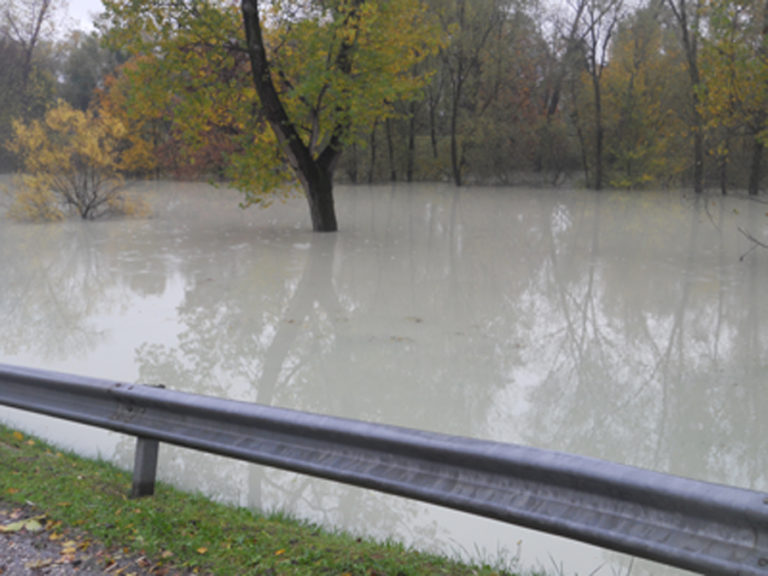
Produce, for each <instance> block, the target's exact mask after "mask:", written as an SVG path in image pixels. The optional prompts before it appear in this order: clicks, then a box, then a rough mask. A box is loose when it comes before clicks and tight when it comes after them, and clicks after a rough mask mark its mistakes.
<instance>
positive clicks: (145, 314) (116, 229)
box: [0, 182, 768, 574]
mask: <svg viewBox="0 0 768 576" xmlns="http://www.w3.org/2000/svg"><path fill="white" fill-rule="evenodd" d="M136 190H137V191H138V192H140V193H141V194H143V195H145V197H146V198H147V199H148V200H149V201H150V203H151V204H152V205H153V207H154V215H153V217H152V218H150V219H145V220H112V221H103V222H91V223H83V222H80V221H78V220H72V221H67V222H62V223H56V224H46V225H36V224H18V223H13V222H10V221H7V220H0V270H2V274H0V294H1V295H2V300H1V301H0V319H2V326H3V331H2V333H1V334H0V361H1V362H5V363H10V364H20V365H27V366H33V367H40V368H45V369H52V370H59V371H65V372H72V373H77V374H83V375H90V376H95V377H99V378H110V379H118V380H122V381H130V382H143V383H163V384H165V385H166V386H167V387H169V388H172V389H177V390H185V391H190V392H197V393H202V394H209V395H216V396H223V397H227V398H233V399H238V400H246V401H253V402H260V403H265V404H270V405H275V406H284V407H289V408H296V409H301V410H309V411H313V412H319V413H323V414H331V415H337V416H344V417H350V418H356V419H362V420H367V421H372V422H382V423H388V424H395V425H402V426H408V427H413V428H420V429H427V430H434V431H438V432H445V433H450V434H459V435H464V436H473V437H477V438H487V439H493V440H500V441H505V442H516V443H522V444H526V445H531V446H537V447H542V448H549V449H555V450H561V451H567V452H573V453H578V454H584V455H587V456H594V457H598V458H604V459H608V460H612V461H616V462H623V463H626V464H631V465H634V466H640V467H644V468H651V469H655V470H660V471H664V472H670V473H673V474H679V475H683V476H688V477H693V478H698V479H705V480H710V481H715V482H722V483H727V484H732V485H737V486H742V487H747V488H753V489H759V490H768V478H767V477H766V473H767V472H768V465H767V464H768V462H766V459H768V455H767V454H766V451H765V450H762V449H761V448H762V441H763V439H764V438H766V433H767V432H768V430H766V428H768V425H767V424H766V419H765V417H764V415H763V412H764V411H765V409H766V408H767V407H768V393H767V392H766V390H767V388H766V385H765V382H764V380H763V375H764V374H765V373H766V367H767V366H768V353H766V340H767V339H768V338H767V337H768V333H767V330H766V328H765V326H764V325H763V323H762V322H761V320H762V318H765V317H766V316H767V315H768V299H766V298H764V297H761V293H760V292H761V291H760V287H761V286H766V285H768V284H766V280H767V279H766V274H768V252H767V251H766V250H765V249H763V248H757V249H753V250H751V251H750V248H752V247H753V244H752V243H751V242H750V241H749V240H748V239H747V237H746V236H745V234H744V232H746V233H748V234H751V235H753V236H754V237H755V238H757V239H759V240H761V241H764V242H765V241H768V206H767V205H766V204H763V203H761V202H757V201H754V200H749V199H746V198H724V199H723V198H720V197H719V196H717V197H714V196H713V197H705V198H695V197H687V196H686V195H684V194H681V193H679V192H642V193H640V192H632V193H629V192H604V193H593V192H588V191H580V190H533V189H522V188H513V189H503V188H463V189H455V188H453V187H451V186H447V185H446V186H444V185H418V186H396V187H390V186H380V187H339V188H338V191H337V210H338V215H339V221H340V226H341V231H340V232H339V233H337V234H313V233H312V232H311V230H310V228H311V227H310V223H309V218H308V214H307V208H306V205H305V202H304V201H303V200H302V199H300V198H297V199H295V200H291V201H289V202H287V203H285V204H279V203H278V204H277V205H275V206H273V207H272V208H270V209H268V210H258V209H249V210H247V211H243V210H240V209H239V208H238V202H239V199H240V197H239V196H238V195H237V193H235V192H233V191H230V190H221V189H213V188H210V187H208V186H206V185H201V184H179V183H162V182H161V183H141V184H138V185H136ZM0 419H2V420H3V421H6V422H10V423H13V424H15V425H17V426H21V427H23V428H25V429H28V430H31V431H34V432H36V433H38V434H42V435H45V436H47V437H49V438H52V439H54V440H55V441H56V442H58V443H60V444H63V445H66V446H72V447H76V448H77V449H78V450H80V451H82V452H84V453H86V454H90V455H95V454H99V455H101V456H102V457H105V458H109V459H111V460H113V461H116V462H117V463H119V464H121V465H123V466H126V467H128V466H130V464H131V461H132V460H131V459H132V450H133V447H132V441H131V440H130V439H128V438H125V437H122V436H120V435H116V434H111V433H103V434H102V433H98V434H96V433H94V432H93V431H92V430H90V429H87V428H85V427H82V426H77V425H71V424H62V423H59V422H57V421H55V420H51V419H47V418H42V417H36V416H31V415H27V414H22V413H19V412H16V411H13V410H9V409H3V410H0ZM160 476H161V478H163V479H166V480H170V481H172V482H174V483H176V484H179V485H181V486H183V487H186V488H189V489H193V490H203V491H205V492H206V493H208V494H210V495H212V496H213V497H215V498H217V499H221V500H225V501H229V502H235V503H238V504H241V505H248V506H257V507H260V508H265V509H273V508H284V509H288V510H289V511H292V512H294V513H296V514H299V515H301V516H303V517H305V518H308V519H310V520H314V521H318V522H322V523H326V524H329V525H335V526H342V527H345V528H348V529H350V530H353V531H356V532H361V533H366V534H371V535H374V536H376V537H388V536H392V537H395V538H398V539H401V540H404V541H406V542H407V543H410V544H414V545H416V546H419V547H423V548H427V549H431V550H442V551H447V552H458V553H461V554H464V555H472V556H475V557H477V556H481V557H484V558H493V557H494V556H495V555H496V554H497V552H498V551H506V554H507V555H512V556H514V555H517V554H520V556H521V558H522V562H523V563H524V564H525V565H528V566H544V567H546V568H552V567H553V563H554V564H557V565H558V566H560V565H562V566H563V571H564V573H566V574H572V573H575V572H578V573H579V574H589V573H593V572H594V573H596V574H619V573H626V572H627V570H628V569H629V568H630V566H631V573H632V574H657V573H659V572H660V571H661V570H662V569H661V568H659V567H658V566H656V565H652V564H650V563H645V562H637V561H636V562H634V563H631V560H630V559H628V558H627V557H624V556H621V555H618V554H613V553H609V552H605V551H602V550H599V549H596V548H592V547H588V546H584V545H580V544H576V543H572V542H569V541H566V540H562V539H559V538H554V537H548V536H542V535H539V534H537V533H535V532H531V531H527V530H523V529H520V528H517V527H514V526H506V525H503V524H501V523H498V522H495V521H489V520H483V519H478V518H474V517H471V516H468V515H465V514H462V513H457V512H451V511H445V510H442V509H439V508H436V507H432V506H428V505H423V504H418V503H413V502H409V501H406V500H403V499H398V498H394V497H390V496H385V495H380V494H376V493H373V492H368V491H364V490H359V489H354V488H348V487H344V486H340V485H337V484H334V483H330V482H326V481H320V480H312V479H308V478H305V477H301V476H296V475H293V474H289V473H284V472H279V471H274V470H268V469H264V468H261V467H258V466H252V465H246V464H242V463H237V462H231V461H228V460H224V459H221V458H217V457H212V456H206V455H200V454H196V453H193V452H189V451H186V450H183V449H177V448H172V447H168V446H164V447H163V449H162V451H161V463H160ZM669 573H672V571H671V570H670V571H669Z"/></svg>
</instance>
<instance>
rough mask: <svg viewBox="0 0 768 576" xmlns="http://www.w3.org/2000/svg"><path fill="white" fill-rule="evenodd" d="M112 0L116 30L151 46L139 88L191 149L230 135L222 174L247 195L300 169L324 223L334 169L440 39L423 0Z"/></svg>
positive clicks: (331, 222) (405, 89) (142, 52)
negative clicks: (237, 0)
mask: <svg viewBox="0 0 768 576" xmlns="http://www.w3.org/2000/svg"><path fill="white" fill-rule="evenodd" d="M105 5H106V7H107V9H108V18H109V23H110V25H111V27H112V29H111V31H110V37H111V40H112V42H113V43H114V44H115V45H117V46H121V47H125V48H127V49H128V50H130V51H131V52H132V53H133V54H135V55H136V56H143V57H144V60H143V63H142V67H141V68H140V69H139V71H140V73H141V74H142V78H143V81H144V86H143V89H147V88H149V89H150V90H153V91H155V92H156V93H157V95H158V99H157V101H158V103H159V105H162V106H166V111H167V113H168V117H169V118H171V119H172V121H173V124H174V125H175V126H178V127H179V130H180V133H181V134H183V137H184V139H185V141H186V142H187V143H188V144H189V145H190V150H194V149H199V148H200V147H204V146H206V144H207V142H208V141H209V138H210V135H211V134H216V135H218V136H221V135H226V136H227V138H229V139H230V140H231V142H232V145H231V152H230V153H229V154H228V157H227V162H226V166H225V171H226V174H225V175H226V176H227V177H228V178H230V179H231V180H232V181H233V183H234V184H235V185H236V186H237V187H239V188H240V189H242V190H243V191H244V192H245V195H246V202H245V204H246V205H247V204H252V203H259V202H264V201H268V200H269V194H270V193H271V192H274V191H279V190H281V188H282V187H284V186H285V184H286V181H287V180H289V179H290V177H291V176H293V177H295V178H297V179H298V180H299V181H300V182H301V184H302V187H303V189H304V192H305V194H306V198H307V201H308V203H309V209H310V215H311V218H312V226H313V229H314V230H316V231H334V230H336V229H337V223H336V215H335V208H334V200H333V173H334V169H335V167H336V164H337V162H338V159H339V156H340V155H341V153H342V151H343V149H344V147H345V146H347V145H350V144H353V143H354V141H355V138H357V137H359V136H358V135H360V134H365V133H370V128H368V129H367V130H366V129H365V127H370V126H372V125H373V123H374V122H376V121H377V120H381V119H384V118H386V117H388V116H389V115H391V114H392V113H393V105H394V103H395V102H397V101H399V100H403V99H408V98H411V97H415V95H416V94H417V93H418V91H419V88H420V87H421V86H422V85H423V83H424V82H425V81H426V78H425V77H416V76H414V75H413V74H411V73H410V71H411V69H412V68H413V66H415V65H416V64H417V63H418V62H420V61H421V60H422V59H423V58H425V57H426V56H427V55H428V54H430V53H433V52H434V51H435V50H436V48H437V44H438V39H437V34H436V32H435V30H434V29H433V27H432V25H431V24H430V18H429V17H428V14H427V12H426V10H425V8H424V6H422V4H421V3H420V2H419V1H418V0H388V1H384V0H333V1H330V2H328V1H324V2H320V1H313V0H307V1H305V2H298V3H297V2H287V1H280V0H279V1H275V2H269V3H264V2H262V3H260V2H259V1H258V0H243V1H242V4H241V6H240V9H239V10H236V9H235V7H234V6H233V5H232V4H231V3H230V2H223V1H219V0H208V1H198V2H180V3H174V4H172V5H169V4H168V3H166V2H162V1H159V0H138V1H137V0H106V1H105ZM168 95H172V97H170V98H169V97H168Z"/></svg>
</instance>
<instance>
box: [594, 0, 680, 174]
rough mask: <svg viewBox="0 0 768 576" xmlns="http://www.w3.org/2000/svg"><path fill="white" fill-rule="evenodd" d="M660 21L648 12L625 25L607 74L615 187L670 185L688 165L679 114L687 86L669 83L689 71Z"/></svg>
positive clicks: (609, 148) (652, 11)
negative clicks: (685, 68)
mask: <svg viewBox="0 0 768 576" xmlns="http://www.w3.org/2000/svg"><path fill="white" fill-rule="evenodd" d="M656 18H657V14H656V10H655V9H654V8H647V9H645V10H639V11H637V12H636V13H635V14H634V15H632V16H631V17H629V18H627V19H626V20H625V21H624V22H623V24H622V25H621V27H620V28H619V30H618V33H617V35H616V37H615V40H614V42H613V45H612V53H611V60H610V65H609V66H608V68H607V69H606V70H605V74H604V83H605V107H606V115H605V120H606V132H607V141H606V149H607V152H608V157H609V159H610V166H609V169H610V184H611V185H612V186H616V187H621V188H636V187H642V186H646V185H650V184H659V183H667V182H668V181H670V180H672V179H674V178H675V177H676V176H679V175H680V173H681V172H682V171H683V169H684V168H685V166H686V158H685V156H683V155H682V154H681V151H683V152H684V151H685V150H686V148H687V146H686V141H685V137H684V134H685V133H686V127H685V124H684V122H683V120H682V118H681V117H680V114H679V108H680V103H681V102H683V101H684V95H683V94H682V92H683V90H682V88H683V87H684V86H681V85H680V84H678V83H675V82H671V81H670V79H672V78H679V77H681V76H682V77H685V70H684V67H683V61H682V59H681V55H680V52H679V50H678V49H675V48H672V49H670V48H669V47H670V46H674V44H673V43H672V42H671V41H669V39H667V38H665V32H664V31H663V29H662V28H661V27H659V26H658V23H657V21H656Z"/></svg>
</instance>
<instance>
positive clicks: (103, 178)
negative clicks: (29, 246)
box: [8, 100, 146, 220]
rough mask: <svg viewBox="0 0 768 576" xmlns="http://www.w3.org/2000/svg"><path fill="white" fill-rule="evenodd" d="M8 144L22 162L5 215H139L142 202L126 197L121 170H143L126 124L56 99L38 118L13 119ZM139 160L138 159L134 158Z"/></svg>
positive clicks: (43, 217)
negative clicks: (39, 118) (68, 212)
mask: <svg viewBox="0 0 768 576" xmlns="http://www.w3.org/2000/svg"><path fill="white" fill-rule="evenodd" d="M13 130H14V136H13V138H12V140H11V142H10V143H9V144H8V148H9V149H10V150H11V152H13V153H14V154H16V155H17V156H18V158H19V160H20V162H21V165H22V168H23V172H22V173H21V174H20V175H19V176H18V177H17V179H16V194H15V198H14V202H13V204H12V205H11V208H10V215H11V216H12V217H14V218H17V219H24V220H60V219H62V218H63V217H64V215H65V212H66V211H68V210H69V211H74V212H76V213H77V214H78V215H79V216H80V217H81V218H83V219H86V220H90V219H93V218H96V217H98V216H101V215H104V214H107V213H118V214H127V215H138V214H143V213H145V212H146V208H145V206H144V204H143V203H141V202H139V201H137V200H131V199H129V198H127V197H126V195H125V193H124V192H125V180H124V178H123V174H124V173H125V172H128V171H135V170H140V169H142V168H144V166H141V165H140V164H141V162H140V161H139V160H142V159H143V158H144V157H143V156H141V155H139V156H137V155H135V154H132V153H131V148H132V146H133V144H132V142H131V141H130V140H129V139H128V138H127V132H126V129H125V127H124V126H123V124H122V123H121V122H119V121H118V120H115V119H113V118H112V117H110V116H109V115H106V114H102V115H99V116H97V115H96V114H95V113H94V112H92V111H88V112H81V111H80V110H76V109H74V108H72V107H71V106H70V105H69V104H67V103H66V102H64V101H61V100H60V101H59V102H58V103H57V105H56V107H54V108H51V109H50V110H48V112H47V113H46V114H45V117H44V118H43V119H42V120H33V121H31V122H30V123H28V124H25V123H24V122H22V121H21V120H16V121H14V123H13ZM137 159H138V160H137Z"/></svg>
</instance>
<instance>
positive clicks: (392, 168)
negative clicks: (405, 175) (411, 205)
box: [384, 118, 397, 182]
mask: <svg viewBox="0 0 768 576" xmlns="http://www.w3.org/2000/svg"><path fill="white" fill-rule="evenodd" d="M384 128H385V131H386V133H387V155H388V157H389V179H390V181H392V182H397V166H396V165H395V143H394V142H393V140H392V121H391V120H390V119H389V118H387V119H386V120H385V121H384Z"/></svg>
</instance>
